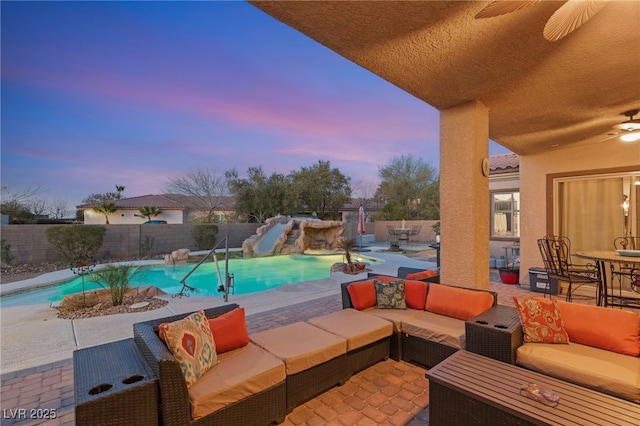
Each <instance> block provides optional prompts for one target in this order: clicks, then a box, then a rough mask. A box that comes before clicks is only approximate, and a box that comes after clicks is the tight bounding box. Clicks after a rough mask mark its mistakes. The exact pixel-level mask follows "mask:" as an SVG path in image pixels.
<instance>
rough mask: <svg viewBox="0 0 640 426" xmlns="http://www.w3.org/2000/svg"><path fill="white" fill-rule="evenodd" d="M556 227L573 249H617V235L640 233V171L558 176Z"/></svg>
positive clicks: (556, 181) (555, 191) (554, 183)
mask: <svg viewBox="0 0 640 426" xmlns="http://www.w3.org/2000/svg"><path fill="white" fill-rule="evenodd" d="M553 185H554V206H555V208H554V226H553V229H554V231H555V233H556V234H557V235H564V236H567V237H569V239H570V240H571V250H572V251H580V250H613V248H614V247H613V240H614V239H615V238H617V237H624V236H638V235H640V232H639V231H640V170H638V171H637V172H636V171H634V172H625V173H610V174H599V175H584V176H572V177H561V178H560V177H559V178H555V179H554V182H553Z"/></svg>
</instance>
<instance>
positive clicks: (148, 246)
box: [140, 235, 156, 258]
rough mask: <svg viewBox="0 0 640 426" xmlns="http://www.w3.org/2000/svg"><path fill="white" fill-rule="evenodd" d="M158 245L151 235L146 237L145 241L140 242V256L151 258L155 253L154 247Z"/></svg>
mask: <svg viewBox="0 0 640 426" xmlns="http://www.w3.org/2000/svg"><path fill="white" fill-rule="evenodd" d="M155 243H156V238H155V237H152V236H151V235H145V236H144V239H143V240H142V241H140V255H141V256H142V257H144V258H147V257H149V256H151V253H152V252H153V245H154V244H155Z"/></svg>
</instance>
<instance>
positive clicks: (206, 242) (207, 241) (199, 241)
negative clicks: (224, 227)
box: [191, 224, 218, 250]
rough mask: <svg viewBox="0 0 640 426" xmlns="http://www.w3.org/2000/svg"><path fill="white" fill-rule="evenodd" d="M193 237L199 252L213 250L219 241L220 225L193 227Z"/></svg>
mask: <svg viewBox="0 0 640 426" xmlns="http://www.w3.org/2000/svg"><path fill="white" fill-rule="evenodd" d="M191 235H192V236H193V240H194V241H195V243H196V247H197V248H198V250H209V249H212V248H213V246H215V244H216V240H217V239H218V225H213V224H202V225H193V228H191Z"/></svg>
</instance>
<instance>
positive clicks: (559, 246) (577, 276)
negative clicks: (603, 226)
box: [538, 235, 602, 302]
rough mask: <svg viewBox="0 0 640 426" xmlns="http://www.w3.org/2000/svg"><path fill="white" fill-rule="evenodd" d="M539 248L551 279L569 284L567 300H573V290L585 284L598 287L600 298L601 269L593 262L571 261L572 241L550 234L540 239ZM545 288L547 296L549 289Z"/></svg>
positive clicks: (597, 291) (597, 292) (597, 293)
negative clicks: (578, 262) (582, 263)
mask: <svg viewBox="0 0 640 426" xmlns="http://www.w3.org/2000/svg"><path fill="white" fill-rule="evenodd" d="M538 248H539V249H540V255H541V256H542V261H543V263H544V269H545V270H546V272H547V275H548V277H549V280H556V281H558V285H559V282H560V281H564V282H566V283H568V284H569V287H568V289H567V296H566V300H567V302H571V300H572V297H573V292H574V291H575V290H577V289H578V288H580V287H581V286H583V285H584V284H593V285H595V287H596V299H597V300H598V299H599V297H598V296H599V295H600V291H601V286H602V282H601V279H600V271H599V269H598V268H597V267H596V265H593V264H591V263H588V264H586V265H576V264H574V263H572V261H571V241H570V240H569V238H567V237H564V236H555V235H549V236H546V237H543V238H541V239H539V240H538ZM549 287H550V286H547V289H545V297H546V293H547V290H548V289H549Z"/></svg>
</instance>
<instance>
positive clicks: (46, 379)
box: [0, 271, 539, 426]
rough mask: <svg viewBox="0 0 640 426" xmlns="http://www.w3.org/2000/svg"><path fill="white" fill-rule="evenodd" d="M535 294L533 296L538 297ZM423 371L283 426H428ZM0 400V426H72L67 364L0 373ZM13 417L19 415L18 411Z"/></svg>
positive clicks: (319, 309)
mask: <svg viewBox="0 0 640 426" xmlns="http://www.w3.org/2000/svg"><path fill="white" fill-rule="evenodd" d="M490 287H491V290H493V291H496V292H498V303H499V304H501V305H508V306H513V300H512V298H513V296H519V297H526V296H531V295H534V294H536V293H532V292H531V291H529V288H528V287H521V286H517V285H505V284H502V283H501V282H500V280H499V278H498V274H497V271H492V274H491V283H490ZM538 295H539V294H538ZM340 309H342V302H341V299H340V296H339V295H332V296H327V297H323V298H320V299H316V300H313V301H309V302H304V303H299V304H296V305H291V306H287V307H283V308H278V309H274V310H271V311H267V312H262V313H258V314H253V315H249V316H248V317H247V328H248V330H249V333H254V332H256V331H260V330H265V329H269V328H273V327H278V326H281V325H286V324H291V323H294V322H297V321H303V320H306V319H309V318H312V317H315V316H319V315H323V314H326V313H329V312H333V311H336V310H340ZM424 373H425V369H423V368H420V367H418V366H415V365H412V364H409V363H406V362H396V361H393V360H387V361H385V362H381V363H378V364H376V365H374V366H373V367H370V368H368V369H367V370H364V371H362V372H360V373H358V374H356V375H354V376H353V377H351V378H350V379H349V380H348V381H347V382H346V383H345V384H344V385H342V386H339V387H335V388H333V389H331V390H329V391H327V392H325V393H323V394H322V395H320V396H318V397H316V398H314V399H313V400H311V401H309V402H307V403H306V404H304V405H302V406H300V407H297V408H296V409H294V410H293V411H292V412H291V413H290V414H289V415H288V416H287V417H286V419H285V422H284V423H283V424H284V425H309V426H313V425H384V424H389V425H428V424H429V416H428V404H429V387H428V382H427V380H426V379H425V374H424ZM0 380H1V393H0V398H1V402H2V409H3V416H2V419H1V425H2V426H4V425H7V426H8V425H20V426H26V425H40V424H42V425H73V424H74V407H73V404H74V394H73V363H72V360H70V359H69V360H64V361H60V362H56V363H53V364H48V365H42V366H38V367H33V368H28V369H25V370H21V371H16V372H11V373H7V374H3V375H2V377H1V378H0ZM16 408H23V409H25V410H26V412H25V413H26V415H27V416H28V415H29V410H30V409H35V408H49V409H55V412H56V415H57V417H56V419H52V420H43V419H28V418H27V419H25V418H17V416H16V412H15V411H9V410H10V409H16ZM18 413H19V414H20V413H21V412H18Z"/></svg>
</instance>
